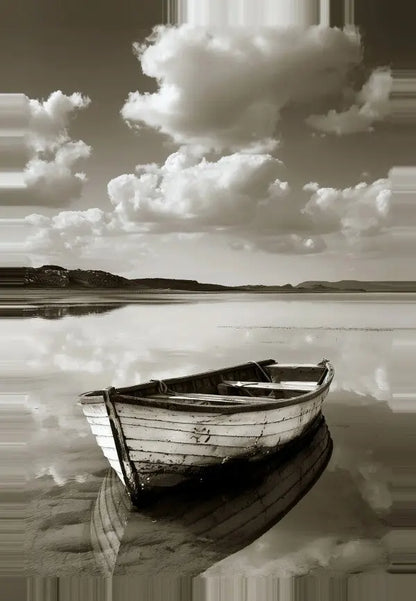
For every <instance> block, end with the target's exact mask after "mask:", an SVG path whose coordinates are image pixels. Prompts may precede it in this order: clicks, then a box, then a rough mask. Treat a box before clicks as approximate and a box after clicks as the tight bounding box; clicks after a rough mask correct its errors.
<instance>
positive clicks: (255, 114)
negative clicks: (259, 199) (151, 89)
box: [121, 25, 361, 150]
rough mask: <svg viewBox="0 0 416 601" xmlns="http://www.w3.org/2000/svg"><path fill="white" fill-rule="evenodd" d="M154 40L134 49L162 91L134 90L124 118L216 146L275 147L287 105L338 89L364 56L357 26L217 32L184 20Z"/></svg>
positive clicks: (180, 139)
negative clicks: (281, 115) (178, 25)
mask: <svg viewBox="0 0 416 601" xmlns="http://www.w3.org/2000/svg"><path fill="white" fill-rule="evenodd" d="M149 42H150V43H149V44H148V45H135V51H136V53H137V56H138V58H139V59H140V61H141V65H142V70H143V72H144V73H145V74H146V75H148V76H149V77H152V78H155V79H156V80H157V82H158V84H159V90H158V91H157V92H156V93H153V94H149V93H145V94H141V93H140V92H138V91H137V92H133V93H131V94H130V95H129V97H128V100H127V101H126V103H125V105H124V106H123V108H122V111H121V113H122V116H123V118H124V119H125V120H126V121H127V122H128V123H129V124H131V125H133V126H136V125H137V126H140V125H141V124H146V125H149V126H151V127H154V128H156V129H158V130H160V131H161V132H163V133H165V134H168V135H169V136H171V137H172V138H173V140H174V141H175V142H177V143H188V144H199V145H202V146H203V147H205V148H208V149H217V150H220V149H229V148H231V149H239V148H243V147H247V146H250V145H255V146H256V147H257V149H260V148H261V147H262V145H265V146H266V147H268V148H270V146H271V141H272V139H273V138H274V134H275V128H276V124H277V122H278V120H279V117H280V111H281V109H283V108H284V107H285V106H287V105H288V104H290V103H304V102H309V101H313V100H315V99H318V98H321V97H322V96H325V95H327V94H331V93H339V92H340V91H341V89H342V88H343V86H344V81H345V77H346V75H347V73H348V72H349V70H350V68H351V67H352V66H353V65H355V64H357V63H358V62H359V61H360V59H361V47H360V38H359V35H358V33H357V32H356V31H355V30H352V29H350V30H345V31H340V30H339V29H330V28H324V27H310V28H309V29H307V30H306V31H305V30H304V29H297V28H284V29H282V28H280V29H279V28H262V29H256V30H255V31H254V30H250V29H246V28H244V29H243V28H242V29H227V30H221V31H216V32H215V35H213V34H211V33H210V32H209V31H207V30H206V29H205V28H196V27H192V26H187V25H183V26H181V27H178V28H166V27H159V28H157V29H156V30H155V31H154V34H153V36H152V37H151V38H149Z"/></svg>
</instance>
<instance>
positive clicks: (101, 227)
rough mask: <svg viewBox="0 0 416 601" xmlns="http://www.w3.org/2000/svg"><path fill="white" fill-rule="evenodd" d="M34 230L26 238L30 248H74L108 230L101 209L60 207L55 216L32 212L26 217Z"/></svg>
mask: <svg viewBox="0 0 416 601" xmlns="http://www.w3.org/2000/svg"><path fill="white" fill-rule="evenodd" d="M25 222H26V223H27V224H28V225H31V226H33V228H34V231H33V232H32V234H30V235H29V237H28V238H27V241H26V248H27V250H29V251H31V252H35V253H36V252H45V253H48V252H53V253H59V252H63V251H73V250H74V249H80V248H83V247H84V246H88V244H90V243H91V240H92V239H93V238H94V237H96V236H98V237H99V236H102V235H104V234H105V233H108V232H109V231H110V230H111V226H110V224H109V219H108V217H107V215H106V213H104V211H102V210H101V209H97V208H94V209H87V210H86V211H61V212H60V213H58V214H57V215H55V216H54V217H46V216H44V215H39V214H37V213H34V214H32V215H28V216H27V217H26V218H25Z"/></svg>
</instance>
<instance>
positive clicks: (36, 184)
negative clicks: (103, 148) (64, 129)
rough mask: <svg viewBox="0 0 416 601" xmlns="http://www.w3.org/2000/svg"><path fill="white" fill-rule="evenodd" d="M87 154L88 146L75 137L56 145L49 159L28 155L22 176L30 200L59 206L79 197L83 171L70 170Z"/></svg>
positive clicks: (88, 152)
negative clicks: (74, 140)
mask: <svg viewBox="0 0 416 601" xmlns="http://www.w3.org/2000/svg"><path fill="white" fill-rule="evenodd" d="M90 153H91V148H90V147H89V146H87V144H85V143H84V142H83V141H82V140H78V141H77V142H66V143H64V144H63V145H62V146H60V147H58V149H57V151H56V153H55V154H54V156H53V157H52V158H51V159H50V160H47V159H45V158H40V157H41V156H42V155H38V154H37V155H36V156H35V158H32V159H31V160H30V161H29V162H28V163H27V165H26V169H25V173H24V175H25V181H26V185H27V188H28V189H29V190H30V193H31V197H32V198H33V200H34V201H37V202H38V203H39V204H42V205H51V206H62V205H63V204H66V203H67V202H68V200H71V199H73V198H76V197H78V196H80V194H81V191H82V186H83V184H84V182H85V180H86V176H85V173H83V172H80V173H78V172H74V166H75V164H76V163H77V162H78V161H80V160H82V159H87V158H88V157H89V156H90Z"/></svg>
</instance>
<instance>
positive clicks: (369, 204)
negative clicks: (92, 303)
mask: <svg viewBox="0 0 416 601" xmlns="http://www.w3.org/2000/svg"><path fill="white" fill-rule="evenodd" d="M253 2H254V0H229V1H228V4H227V7H228V11H227V12H225V11H224V10H223V8H224V2H220V4H218V0H210V3H208V4H207V1H206V0H177V2H176V5H177V6H178V8H179V15H180V19H179V21H180V22H177V23H175V24H173V25H171V26H169V27H166V26H164V27H160V25H161V24H163V23H164V22H165V21H166V14H167V4H168V3H167V2H165V1H162V0H160V1H155V0H140V2H138V1H135V2H133V1H132V0H120V1H118V2H115V1H113V0H101V1H100V2H98V0H90V1H89V2H88V3H85V2H81V1H80V0H74V1H71V2H67V3H56V2H53V1H52V0H38V2H36V3H33V2H30V1H29V0H20V1H16V0H15V1H13V2H11V1H9V0H7V1H5V2H3V3H2V6H1V8H0V28H1V31H0V47H1V51H2V56H7V57H9V60H8V61H4V64H3V67H2V77H1V81H2V95H0V133H1V137H0V161H1V162H0V219H1V221H0V228H1V230H0V233H1V238H0V250H2V256H3V257H4V259H3V258H2V260H1V261H2V263H3V262H4V263H5V264H9V265H33V266H39V265H42V264H45V263H53V264H59V265H63V266H64V267H68V268H78V267H81V268H86V269H104V270H108V271H111V272H113V273H119V274H122V275H125V276H127V277H177V278H191V279H198V280H199V281H210V282H218V283H225V284H240V283H253V284H255V283H263V284H283V283H286V282H290V283H292V284H296V283H298V282H301V281H303V280H319V279H328V280H340V279H370V280H375V279H380V280H389V279H399V280H400V279H402V280H412V279H414V267H413V256H414V252H415V250H416V248H415V246H416V243H415V242H414V234H415V228H416V219H415V217H414V211H413V201H414V188H413V184H412V182H413V179H416V177H414V176H413V175H412V171H411V170H410V171H409V170H408V172H406V173H407V175H406V177H407V179H406V182H407V187H406V192H405V193H403V191H400V193H398V192H397V190H396V189H395V187H394V185H393V189H392V181H393V180H394V182H396V185H397V181H398V182H399V184H400V182H401V180H402V173H403V172H402V171H400V170H398V171H397V169H396V171H395V172H394V173H395V174H396V177H395V178H392V177H391V173H392V171H391V170H392V169H394V168H397V167H400V166H404V165H405V166H410V167H411V166H412V165H413V163H414V142H413V134H414V118H413V117H414V115H413V113H414V110H415V109H414V103H413V101H412V96H411V94H410V96H409V93H408V92H409V90H410V92H411V93H413V94H414V93H415V86H414V81H415V80H414V78H413V73H412V68H413V64H412V57H414V56H415V52H414V51H415V48H414V45H415V42H414V41H413V40H412V34H411V31H410V28H411V23H413V22H414V17H415V12H416V11H415V8H414V7H412V5H411V4H410V3H409V2H406V1H405V0H398V1H396V2H395V3H391V2H389V1H387V0H377V1H376V0H360V2H355V5H356V6H354V2H351V1H346V2H341V1H340V0H331V2H329V3H328V1H327V2H324V1H322V3H321V6H320V4H319V1H318V0H296V2H295V1H291V2H288V0H276V1H275V2H270V1H268V0H257V2H256V4H255V6H256V7H257V8H256V10H255V11H253ZM170 5H171V8H172V5H175V2H171V3H170ZM324 5H325V6H324ZM325 7H326V12H325V11H324V9H325ZM328 7H329V14H330V19H329V25H330V26H328V23H325V18H324V19H323V20H322V23H321V24H319V15H321V16H323V15H324V13H325V14H326V15H328ZM185 9H187V10H185ZM344 15H345V16H346V17H347V19H345V18H344ZM344 25H347V27H346V28H344ZM157 26H159V27H158V28H157ZM155 27H156V29H154V28H155ZM409 99H410V100H409ZM409 173H410V175H409ZM397 174H398V175H397ZM409 182H410V183H409ZM399 188H400V186H399Z"/></svg>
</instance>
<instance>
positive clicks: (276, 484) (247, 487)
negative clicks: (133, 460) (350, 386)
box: [91, 417, 332, 577]
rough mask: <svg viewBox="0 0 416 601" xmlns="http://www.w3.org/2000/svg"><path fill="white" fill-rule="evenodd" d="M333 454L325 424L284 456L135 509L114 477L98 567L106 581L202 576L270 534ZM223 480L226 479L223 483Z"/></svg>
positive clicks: (95, 534)
mask: <svg viewBox="0 0 416 601" xmlns="http://www.w3.org/2000/svg"><path fill="white" fill-rule="evenodd" d="M331 454H332V440H331V437H330V434H329V430H328V428H327V425H326V423H325V420H324V418H323V417H320V418H319V420H318V421H316V422H315V423H314V424H313V426H312V427H311V428H310V429H309V431H308V433H307V434H305V435H304V436H303V437H302V440H301V441H298V442H297V443H296V446H295V445H292V446H291V447H290V449H287V450H286V451H285V452H284V454H283V453H282V452H281V453H280V454H279V455H277V456H276V457H275V458H271V459H269V460H268V461H264V462H257V463H256V464H255V465H253V466H248V465H244V466H241V467H239V468H236V467H233V468H232V469H230V471H229V473H228V474H227V473H225V474H224V472H222V475H221V477H218V478H217V479H213V478H211V479H210V480H209V481H205V482H202V483H200V484H198V485H195V484H194V485H191V484H188V485H184V486H182V487H180V488H175V489H172V490H169V491H166V492H165V493H163V495H162V496H155V497H154V498H153V500H151V502H148V503H144V504H143V506H142V507H141V508H140V509H137V508H133V507H132V506H131V505H130V501H129V498H128V496H127V493H126V491H125V489H124V487H123V484H122V483H121V481H120V479H119V477H118V476H117V474H116V473H115V472H114V471H113V470H110V471H109V472H108V473H107V475H106V477H105V479H104V481H103V483H102V486H101V489H100V491H99V494H98V497H97V500H96V503H95V506H94V510H93V513H92V517H91V540H92V545H93V549H94V556H95V561H96V564H97V567H98V569H99V570H100V572H101V573H102V574H104V575H107V576H108V575H111V574H135V575H143V576H145V575H146V576H152V575H156V574H159V573H161V572H164V573H165V574H169V573H171V574H175V573H176V574H179V573H180V574H181V576H191V577H192V576H196V575H198V574H200V573H202V572H204V571H205V570H206V569H207V568H208V567H210V566H212V565H213V564H214V563H216V562H218V561H220V560H221V559H224V558H225V557H227V556H228V555H231V554H232V553H235V552H236V551H238V550H240V549H242V548H244V547H246V546H247V545H249V544H250V543H252V542H254V541H255V540H257V539H258V538H259V537H260V536H261V535H262V534H264V533H265V532H267V531H268V530H269V529H270V528H271V527H272V526H273V525H275V524H276V523H277V522H278V521H279V520H280V519H281V518H283V516H284V515H285V514H286V513H288V512H289V511H290V509H292V508H293V507H294V506H295V505H296V504H297V503H298V502H299V501H300V499H302V497H303V496H304V495H305V494H306V493H307V492H308V491H309V490H310V489H311V487H312V486H313V485H314V484H315V483H316V481H317V480H318V478H319V477H320V476H321V474H322V473H323V471H324V470H325V468H326V466H327V464H328V462H329V459H330V457H331ZM219 478H220V479H219Z"/></svg>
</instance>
